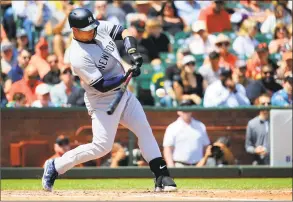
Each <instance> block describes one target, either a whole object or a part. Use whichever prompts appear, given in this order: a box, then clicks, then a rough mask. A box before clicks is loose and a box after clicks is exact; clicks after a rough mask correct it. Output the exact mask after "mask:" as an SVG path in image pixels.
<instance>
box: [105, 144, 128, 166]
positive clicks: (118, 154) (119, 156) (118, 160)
mask: <svg viewBox="0 0 293 202" xmlns="http://www.w3.org/2000/svg"><path fill="white" fill-rule="evenodd" d="M109 156H110V157H109V158H108V159H106V161H105V162H103V163H102V164H101V166H106V167H110V168H117V167H119V166H126V165H127V164H126V163H127V162H124V159H125V158H126V152H125V150H124V148H123V146H122V145H121V144H119V143H118V142H115V143H114V144H113V147H112V150H111V152H110V153H109Z"/></svg>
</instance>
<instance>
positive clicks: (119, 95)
mask: <svg viewBox="0 0 293 202" xmlns="http://www.w3.org/2000/svg"><path fill="white" fill-rule="evenodd" d="M131 78H132V72H131V73H130V74H129V75H128V77H127V79H126V81H125V82H124V84H123V85H122V86H121V89H120V90H119V91H118V93H117V94H116V97H115V98H114V100H113V101H112V102H111V103H110V105H109V107H108V110H107V114H108V115H112V114H113V113H114V111H115V109H116V107H117V106H118V104H119V102H120V100H121V98H122V96H123V94H124V92H125V91H126V90H127V85H128V83H129V81H130V79H131Z"/></svg>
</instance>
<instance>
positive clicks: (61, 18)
mask: <svg viewBox="0 0 293 202" xmlns="http://www.w3.org/2000/svg"><path fill="white" fill-rule="evenodd" d="M60 3H61V9H60V10H58V9H56V8H55V9H54V12H52V17H51V18H50V21H49V24H50V26H51V29H52V30H51V31H52V34H53V36H54V38H53V50H54V53H55V54H56V55H57V56H58V59H59V60H60V61H62V59H63V57H64V51H65V45H64V44H65V43H66V42H67V41H68V40H69V37H70V34H71V29H70V25H69V22H68V15H69V13H70V12H71V11H72V9H73V5H72V3H71V2H70V1H61V2H60ZM52 10H53V9H52Z"/></svg>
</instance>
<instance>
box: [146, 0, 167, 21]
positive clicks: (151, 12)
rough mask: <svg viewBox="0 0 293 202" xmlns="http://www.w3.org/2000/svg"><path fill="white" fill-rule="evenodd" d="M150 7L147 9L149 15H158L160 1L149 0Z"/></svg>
mask: <svg viewBox="0 0 293 202" xmlns="http://www.w3.org/2000/svg"><path fill="white" fill-rule="evenodd" d="M150 4H151V7H150V9H149V13H148V16H149V17H158V16H159V15H160V13H161V10H162V4H163V2H162V1H150Z"/></svg>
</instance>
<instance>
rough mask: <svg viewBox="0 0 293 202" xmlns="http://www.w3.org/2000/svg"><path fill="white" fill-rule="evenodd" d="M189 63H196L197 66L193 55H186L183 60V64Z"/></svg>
mask: <svg viewBox="0 0 293 202" xmlns="http://www.w3.org/2000/svg"><path fill="white" fill-rule="evenodd" d="M189 63H194V64H195V58H194V57H193V56H192V55H186V56H184V57H183V59H182V64H183V65H186V64H189Z"/></svg>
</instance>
